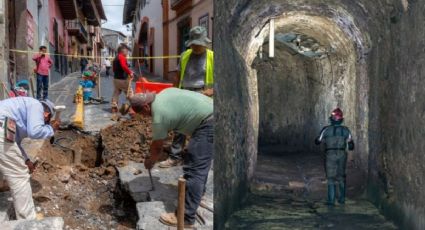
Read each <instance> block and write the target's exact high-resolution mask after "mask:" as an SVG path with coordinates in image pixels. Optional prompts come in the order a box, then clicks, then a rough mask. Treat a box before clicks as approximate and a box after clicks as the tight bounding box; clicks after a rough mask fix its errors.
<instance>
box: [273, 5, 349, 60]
mask: <svg viewBox="0 0 425 230" xmlns="http://www.w3.org/2000/svg"><path fill="white" fill-rule="evenodd" d="M274 20H275V33H276V38H277V39H279V38H282V35H291V34H292V35H298V37H297V38H295V42H293V43H295V45H296V47H297V48H298V50H299V51H300V53H301V54H303V55H305V56H320V55H315V54H320V53H328V54H335V55H337V56H348V55H352V54H353V52H354V46H353V41H351V39H350V38H349V37H348V36H347V34H345V33H344V32H343V31H342V30H341V29H340V28H339V26H338V25H337V24H336V23H335V22H333V21H331V20H329V19H328V18H326V17H322V16H312V15H308V14H306V13H305V12H293V13H289V14H287V15H283V16H282V17H278V18H275V19H274ZM286 37H287V38H288V36H286ZM297 39H298V40H300V43H301V44H299V46H297V41H296V40H297ZM309 45H310V46H311V47H308V46H309ZM315 46H317V47H315ZM310 50H315V51H316V52H314V53H312V52H309V51H310Z"/></svg>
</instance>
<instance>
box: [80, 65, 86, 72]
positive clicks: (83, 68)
mask: <svg viewBox="0 0 425 230" xmlns="http://www.w3.org/2000/svg"><path fill="white" fill-rule="evenodd" d="M86 67H87V65H82V66H81V74H84V71H85V70H86Z"/></svg>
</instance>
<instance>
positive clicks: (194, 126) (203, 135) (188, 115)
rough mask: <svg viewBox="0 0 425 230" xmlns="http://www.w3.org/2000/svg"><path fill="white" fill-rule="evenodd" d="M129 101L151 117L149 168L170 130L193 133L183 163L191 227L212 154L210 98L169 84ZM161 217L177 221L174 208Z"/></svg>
mask: <svg viewBox="0 0 425 230" xmlns="http://www.w3.org/2000/svg"><path fill="white" fill-rule="evenodd" d="M130 105H131V107H132V110H133V111H134V112H136V113H139V114H143V115H144V116H151V117H152V119H153V121H152V122H153V127H152V144H151V148H150V153H151V154H150V157H149V158H147V159H145V162H144V164H145V167H146V168H147V169H151V168H152V167H153V166H154V164H155V162H156V161H157V160H158V157H159V154H160V153H161V152H162V148H163V143H164V140H166V139H167V136H168V132H169V131H172V130H176V131H178V132H180V133H182V134H185V135H190V136H191V137H192V138H191V139H190V141H189V145H188V152H187V154H186V155H185V159H184V165H183V173H184V175H183V176H184V178H185V179H186V194H185V226H186V227H192V226H193V224H194V223H195V214H196V210H197V209H198V207H199V205H200V202H201V198H202V195H203V193H204V191H205V186H206V182H207V178H208V172H209V170H210V167H211V161H212V158H213V151H214V146H213V139H214V117H213V100H212V99H211V98H210V97H207V96H205V95H201V94H199V93H196V92H191V91H189V90H182V89H177V88H169V89H165V90H163V91H162V92H161V93H159V94H157V95H155V94H150V93H146V94H136V95H134V96H133V97H131V98H130ZM160 221H161V222H162V223H164V224H166V225H170V226H176V225H177V217H176V214H175V213H174V212H172V213H164V214H162V215H161V218H160Z"/></svg>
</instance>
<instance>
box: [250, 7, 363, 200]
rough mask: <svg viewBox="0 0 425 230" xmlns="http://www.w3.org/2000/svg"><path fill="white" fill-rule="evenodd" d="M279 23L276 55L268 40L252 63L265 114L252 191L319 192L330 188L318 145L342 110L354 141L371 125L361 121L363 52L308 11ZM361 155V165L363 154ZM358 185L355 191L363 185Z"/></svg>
mask: <svg viewBox="0 0 425 230" xmlns="http://www.w3.org/2000/svg"><path fill="white" fill-rule="evenodd" d="M273 20H274V23H275V28H274V30H275V31H274V33H275V34H274V37H275V38H274V40H275V41H274V44H273V49H274V53H275V54H274V55H273V57H270V54H269V45H270V38H269V37H265V39H264V42H263V44H262V45H261V46H260V47H259V50H258V51H257V53H256V56H255V57H254V60H253V62H252V64H251V67H252V69H253V70H254V71H255V72H256V75H257V91H258V92H256V94H258V113H259V121H258V150H257V152H258V154H257V164H256V166H255V170H254V176H253V177H254V178H253V181H254V183H251V189H257V188H259V189H260V190H261V189H263V190H264V186H263V185H264V184H267V185H269V187H273V188H274V189H268V190H276V191H277V192H279V191H280V190H281V189H286V188H289V189H290V187H291V186H292V187H294V188H295V189H296V190H304V192H305V194H306V195H315V194H318V193H319V192H323V190H324V188H325V186H324V185H322V183H321V181H323V180H324V175H325V174H324V172H323V156H322V155H321V154H320V152H321V149H320V148H319V147H317V146H316V145H315V144H314V141H313V140H314V139H315V138H316V137H317V136H318V134H319V132H320V130H321V129H322V127H324V126H326V125H328V120H329V119H328V118H329V114H330V111H332V110H333V109H334V108H337V107H339V108H341V109H343V111H344V112H345V114H346V117H345V125H346V126H347V127H352V128H351V129H352V133H353V135H355V136H356V130H355V127H357V125H358V127H361V126H364V125H365V122H366V121H365V120H356V117H357V111H356V108H358V107H359V106H358V103H362V102H361V100H357V99H356V98H358V97H357V93H358V92H361V91H363V92H365V94H367V89H366V88H365V87H363V88H360V86H358V85H356V82H357V81H356V79H357V75H356V74H357V72H356V60H357V59H356V57H357V56H358V55H357V54H356V50H355V49H354V45H353V44H352V42H351V40H350V38H349V37H348V35H347V34H345V33H344V31H342V30H341V29H339V27H338V26H337V25H336V24H335V23H333V22H332V21H330V20H326V19H323V18H320V17H314V16H309V15H305V14H288V15H282V16H281V17H276V18H273ZM359 77H361V76H359ZM254 89H255V88H254ZM362 109H365V108H363V107H362ZM360 112H361V111H360ZM356 141H357V140H356ZM355 156H356V158H358V159H356V160H357V161H358V162H360V160H361V157H362V156H361V155H360V152H358V154H356V155H355ZM364 157H365V156H364ZM283 165H285V167H282V166H283ZM306 171H310V173H308V172H306ZM363 171H364V170H363ZM358 176H361V174H358ZM282 177H283V178H287V179H282ZM352 181H353V180H349V182H350V185H351V186H350V188H352V190H354V188H355V187H359V186H362V183H360V184H352V183H351V182H352ZM356 182H358V181H356ZM285 185H286V186H285ZM290 185H291V186H290ZM294 185H295V186H294ZM350 192H351V191H350Z"/></svg>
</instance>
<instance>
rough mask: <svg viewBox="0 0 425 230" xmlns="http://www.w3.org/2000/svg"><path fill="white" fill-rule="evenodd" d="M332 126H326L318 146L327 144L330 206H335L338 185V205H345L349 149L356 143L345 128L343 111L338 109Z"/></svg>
mask: <svg viewBox="0 0 425 230" xmlns="http://www.w3.org/2000/svg"><path fill="white" fill-rule="evenodd" d="M329 121H330V125H329V126H326V127H324V128H323V129H322V131H321V132H320V135H319V137H317V138H316V140H315V143H316V145H320V144H321V143H322V141H323V140H324V142H325V151H326V164H325V169H326V178H327V181H328V202H327V204H328V205H330V206H333V205H335V196H336V183H338V187H339V197H338V203H340V204H344V203H345V193H346V174H345V168H346V165H347V151H346V150H347V147H348V150H350V151H352V150H354V141H353V138H352V136H351V132H350V129H348V128H347V127H345V126H343V125H342V123H343V121H344V117H343V113H342V110H341V109H339V108H336V109H335V110H333V111H332V114H331V117H330V118H329Z"/></svg>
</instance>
